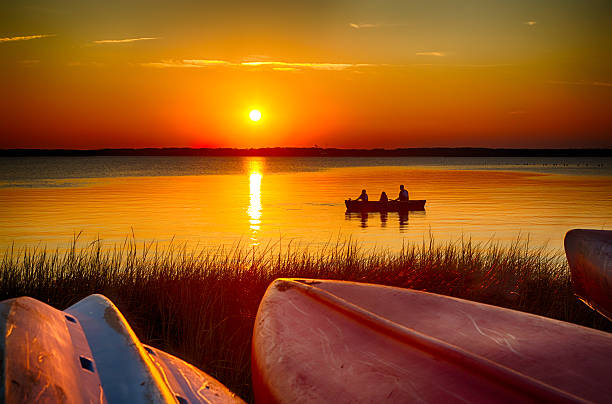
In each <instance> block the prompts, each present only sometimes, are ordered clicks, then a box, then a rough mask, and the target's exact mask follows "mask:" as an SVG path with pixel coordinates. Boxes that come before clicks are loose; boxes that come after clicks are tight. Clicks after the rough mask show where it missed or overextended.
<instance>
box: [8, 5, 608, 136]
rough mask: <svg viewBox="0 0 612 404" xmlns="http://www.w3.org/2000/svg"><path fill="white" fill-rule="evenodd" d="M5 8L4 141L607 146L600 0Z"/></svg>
mask: <svg viewBox="0 0 612 404" xmlns="http://www.w3.org/2000/svg"><path fill="white" fill-rule="evenodd" d="M0 16H1V17H0V18H1V24H0V72H1V79H0V80H1V88H2V97H1V101H0V148H106V147H172V146H179V147H183V146H190V147H267V146H308V147H310V146H313V145H315V144H316V145H319V146H321V147H365V148H371V147H385V148H395V147H423V146H487V147H612V112H611V111H612V2H611V1H610V0H601V1H595V0H585V1H580V0H556V1H553V0H540V1H526V0H506V1H502V0H486V1H485V0H483V1H473V0H465V1H454V0H452V1H451V0H436V1H427V2H425V1H407V0H368V1H366V0H308V1H301V2H297V1H296V2H292V1H280V0H261V1H246V0H226V1H219V2H212V1H210V2H204V1H187V0H177V1H155V0H146V1H145V0H143V1H109V0H105V1H97V0H95V1H90V0H88V1H83V0H63V1H61V0H57V1H40V0H32V1H3V2H2V3H0ZM254 109H256V110H259V111H261V115H262V118H261V120H259V121H258V122H253V121H251V120H250V119H249V113H250V111H252V110H254Z"/></svg>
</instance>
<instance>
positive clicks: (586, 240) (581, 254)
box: [565, 229, 612, 320]
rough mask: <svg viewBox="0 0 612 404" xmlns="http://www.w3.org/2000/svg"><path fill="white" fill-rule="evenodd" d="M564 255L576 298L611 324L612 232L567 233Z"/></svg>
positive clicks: (586, 231)
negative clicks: (570, 272) (606, 318)
mask: <svg viewBox="0 0 612 404" xmlns="http://www.w3.org/2000/svg"><path fill="white" fill-rule="evenodd" d="M565 255H566V256H567V261H568V263H569V266H570V269H571V271H572V285H573V286H574V291H575V292H576V295H578V297H580V299H581V300H582V301H584V302H585V303H586V304H588V305H589V306H591V307H592V308H593V309H595V310H597V311H598V312H600V313H601V314H603V315H604V316H606V317H608V318H609V319H610V320H612V231H606V230H581V229H575V230H570V231H568V232H567V234H566V235H565Z"/></svg>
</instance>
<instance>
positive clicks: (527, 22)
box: [525, 21, 536, 27]
mask: <svg viewBox="0 0 612 404" xmlns="http://www.w3.org/2000/svg"><path fill="white" fill-rule="evenodd" d="M525 25H529V26H530V27H533V26H534V25H536V22H535V21H525Z"/></svg>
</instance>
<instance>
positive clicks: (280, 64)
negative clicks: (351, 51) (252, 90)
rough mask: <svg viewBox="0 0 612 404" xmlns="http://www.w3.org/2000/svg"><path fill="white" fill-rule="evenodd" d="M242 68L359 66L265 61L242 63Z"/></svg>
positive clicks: (333, 68) (344, 67)
mask: <svg viewBox="0 0 612 404" xmlns="http://www.w3.org/2000/svg"><path fill="white" fill-rule="evenodd" d="M240 65H241V66H269V67H272V68H279V67H285V68H286V67H289V68H294V69H300V68H306V69H314V70H345V69H348V68H350V67H355V66H357V65H355V64H352V63H308V62H298V63H293V62H279V61H265V62H242V63H240Z"/></svg>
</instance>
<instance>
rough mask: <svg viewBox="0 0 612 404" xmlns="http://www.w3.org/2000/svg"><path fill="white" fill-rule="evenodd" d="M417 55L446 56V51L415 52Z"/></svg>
mask: <svg viewBox="0 0 612 404" xmlns="http://www.w3.org/2000/svg"><path fill="white" fill-rule="evenodd" d="M415 55H417V56H437V57H442V56H446V54H445V53H444V52H417V53H415Z"/></svg>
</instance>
